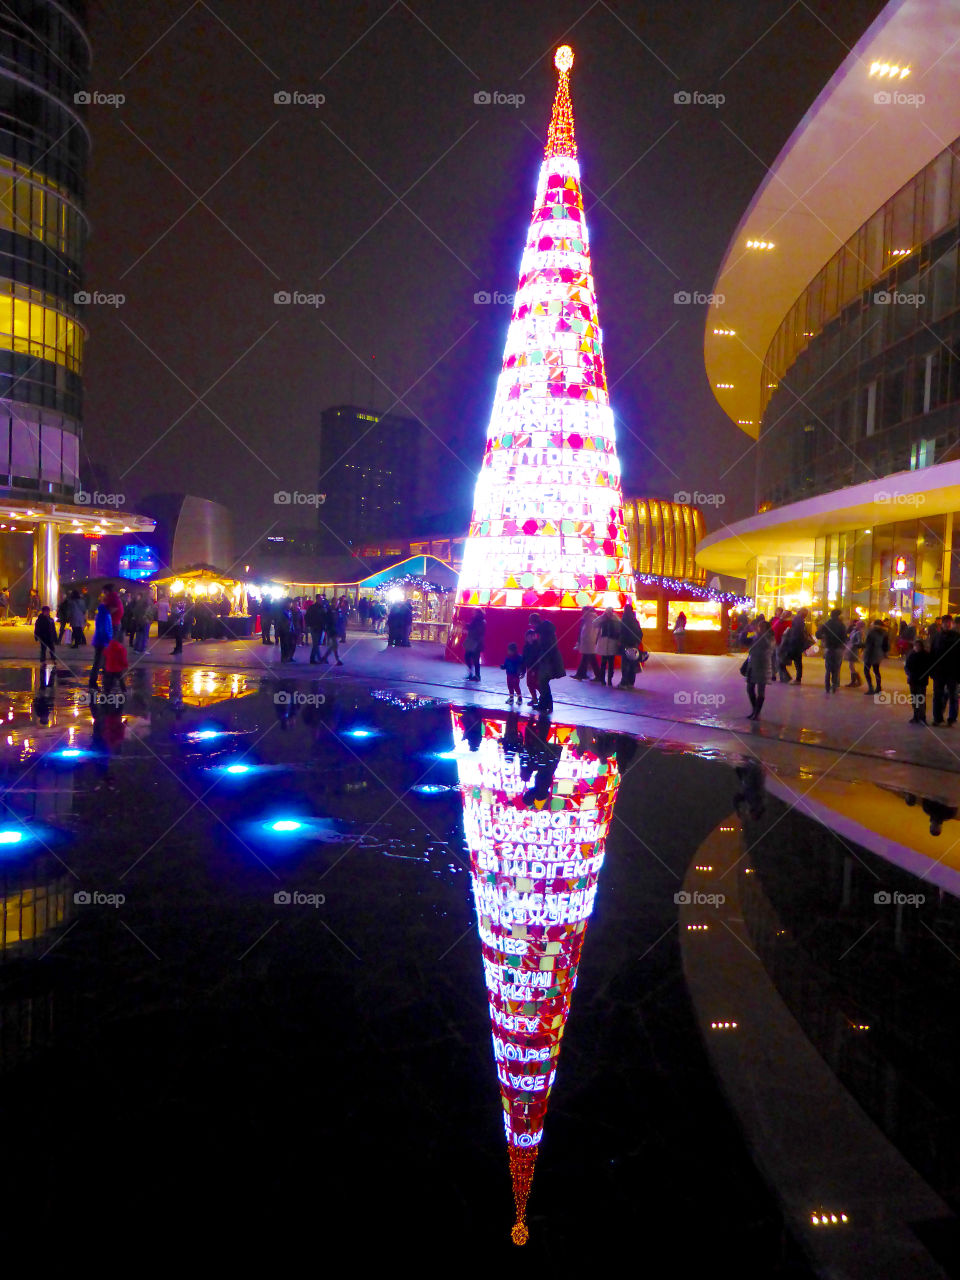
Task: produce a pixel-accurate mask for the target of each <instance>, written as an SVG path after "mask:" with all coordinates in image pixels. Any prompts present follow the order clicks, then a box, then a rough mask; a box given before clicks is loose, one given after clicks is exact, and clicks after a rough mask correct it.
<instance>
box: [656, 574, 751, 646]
mask: <svg viewBox="0 0 960 1280" xmlns="http://www.w3.org/2000/svg"><path fill="white" fill-rule="evenodd" d="M636 582H637V587H636V596H637V605H636V608H637V617H638V619H639V621H640V626H641V627H642V628H643V643H644V645H645V646H646V648H647V649H650V650H652V651H654V652H661V653H662V652H668V653H673V652H675V651H676V650H677V641H676V637H675V634H674V633H675V628H676V625H677V620H678V618H679V616H680V614H681V613H682V614H683V615H684V618H685V620H686V626H685V628H684V634H683V640H682V648H683V652H684V653H726V652H727V650H728V649H729V642H728V637H729V631H730V610H731V609H732V608H733V609H740V608H744V607H747V606H750V605H752V603H753V602H752V601H751V600H748V599H746V597H744V596H738V595H734V594H733V592H731V591H721V590H720V589H719V588H717V587H707V586H703V585H701V584H700V583H697V582H689V581H686V580H684V579H682V578H667V577H664V576H663V575H661V574H658V573H638V574H637V575H636Z"/></svg>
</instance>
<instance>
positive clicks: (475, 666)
mask: <svg viewBox="0 0 960 1280" xmlns="http://www.w3.org/2000/svg"><path fill="white" fill-rule="evenodd" d="M486 629H487V621H486V618H485V617H484V616H483V610H482V609H477V610H476V611H475V612H474V615H473V617H472V618H471V619H470V621H469V623H468V624H467V630H466V634H465V635H464V637H463V660H464V662H465V663H466V664H467V679H468V680H479V679H480V655H481V654H482V653H483V637H484V633H485V632H486Z"/></svg>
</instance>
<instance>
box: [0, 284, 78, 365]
mask: <svg viewBox="0 0 960 1280" xmlns="http://www.w3.org/2000/svg"><path fill="white" fill-rule="evenodd" d="M7 287H8V288H9V287H10V286H9V285H7ZM0 348H5V349H6V350H8V351H19V352H22V353H23V354H25V355H31V356H35V357H36V358H37V359H39V360H50V361H52V362H53V363H54V364H59V365H63V366H64V367H65V368H67V369H69V370H70V371H71V372H72V373H80V371H81V364H82V360H83V329H82V328H81V326H80V325H79V324H78V323H77V322H76V321H75V320H70V319H69V318H68V317H67V316H65V315H62V314H61V313H60V312H59V311H55V310H54V309H53V308H52V307H45V306H43V305H42V304H41V303H39V302H31V301H29V300H28V299H26V298H14V297H12V296H11V295H10V294H9V293H6V294H4V293H0Z"/></svg>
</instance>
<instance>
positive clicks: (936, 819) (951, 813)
mask: <svg viewBox="0 0 960 1280" xmlns="http://www.w3.org/2000/svg"><path fill="white" fill-rule="evenodd" d="M920 807H921V809H922V810H923V812H924V813H925V814H926V815H927V817H928V818H929V819H930V834H931V835H932V836H938V835H939V834H940V833H941V831H942V830H943V824H944V823H945V822H949V821H950V819H951V818H955V817H956V816H957V806H956V805H954V804H942V803H941V802H940V801H939V800H923V801H921V804H920Z"/></svg>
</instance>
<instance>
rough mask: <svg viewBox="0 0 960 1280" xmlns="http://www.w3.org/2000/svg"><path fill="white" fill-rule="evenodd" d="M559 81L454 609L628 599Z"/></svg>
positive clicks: (567, 108)
mask: <svg viewBox="0 0 960 1280" xmlns="http://www.w3.org/2000/svg"><path fill="white" fill-rule="evenodd" d="M555 61H556V65H557V68H558V70H559V73H560V77H559V84H558V88H557V96H556V101H555V102H554V106H553V115H552V117H551V120H550V130H549V133H548V138H547V146H546V154H545V157H544V160H543V163H542V164H541V166H540V177H539V181H538V184H537V194H536V199H535V201H534V206H533V214H532V217H531V221H530V228H529V231H528V233H527V240H526V245H525V248H524V251H523V257H522V259H521V262H520V279H519V283H518V285H517V292H516V295H515V298H514V306H513V314H512V316H511V320H510V327H509V329H508V331H507V341H506V346H505V348H504V354H503V366H502V370H501V373H500V378H499V380H498V383H497V391H496V395H495V397H494V403H493V412H492V414H491V418H490V425H489V427H488V429H487V442H486V449H485V452H484V457H483V465H482V467H481V470H480V475H479V476H478V478H477V486H476V491H475V494H474V501H473V518H472V520H471V522H470V530H469V535H468V537H467V541H466V544H465V546H464V552H463V564H462V567H461V570H460V579H459V583H458V587H457V603H458V604H459V605H461V606H480V607H483V608H494V609H497V608H508V609H527V608H557V607H559V608H561V609H571V610H579V609H580V608H582V607H583V606H584V605H593V606H594V607H596V608H607V607H608V606H610V607H613V608H615V609H622V608H623V606H624V604H625V603H626V602H627V600H628V599H630V598H631V597H632V595H633V588H634V583H633V575H632V573H631V570H630V559H629V547H628V542H627V534H626V529H625V525H624V517H623V497H622V492H621V484H620V462H619V459H618V457H617V444H616V433H615V430H614V422H613V412H612V410H611V408H610V396H609V392H608V389H607V376H606V370H605V368H604V362H603V335H602V332H601V329H600V321H599V316H598V311H597V299H596V292H595V289H594V281H593V267H592V265H591V261H590V244H589V239H588V236H587V226H586V221H585V218H584V212H583V195H582V193H581V187H580V165H579V162H578V161H577V148H576V143H575V141H574V135H573V110H572V107H571V105H570V93H569V77H570V68H571V67H572V65H573V52H572V50H571V49H570V48H569V47H568V46H566V45H564V46H562V47H561V48H560V49H558V50H557V55H556V59H555Z"/></svg>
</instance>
